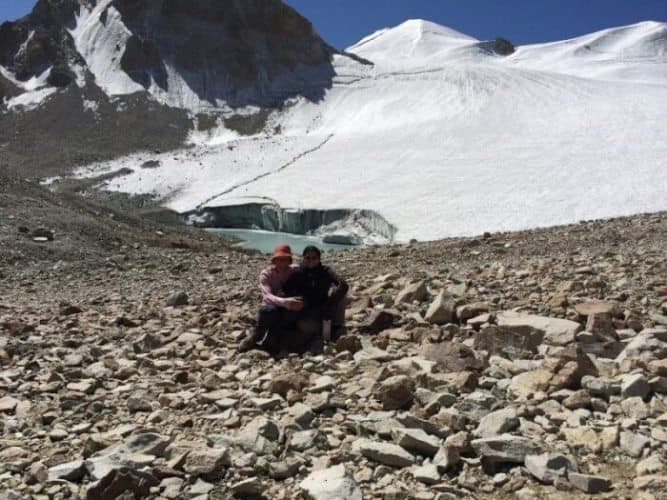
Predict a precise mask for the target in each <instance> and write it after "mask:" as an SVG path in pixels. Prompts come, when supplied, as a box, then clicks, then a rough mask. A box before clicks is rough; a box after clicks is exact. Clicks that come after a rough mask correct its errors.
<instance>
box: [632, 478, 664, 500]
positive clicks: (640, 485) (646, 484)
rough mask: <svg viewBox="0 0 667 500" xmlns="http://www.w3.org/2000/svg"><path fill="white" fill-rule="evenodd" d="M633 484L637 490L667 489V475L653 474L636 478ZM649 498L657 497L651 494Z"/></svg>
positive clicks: (653, 490)
mask: <svg viewBox="0 0 667 500" xmlns="http://www.w3.org/2000/svg"><path fill="white" fill-rule="evenodd" d="M633 486H634V488H635V489H636V490H646V491H648V492H657V491H667V475H658V474H652V475H649V476H641V477H637V478H635V480H634V481H633ZM649 498H656V497H654V496H651V497H649Z"/></svg>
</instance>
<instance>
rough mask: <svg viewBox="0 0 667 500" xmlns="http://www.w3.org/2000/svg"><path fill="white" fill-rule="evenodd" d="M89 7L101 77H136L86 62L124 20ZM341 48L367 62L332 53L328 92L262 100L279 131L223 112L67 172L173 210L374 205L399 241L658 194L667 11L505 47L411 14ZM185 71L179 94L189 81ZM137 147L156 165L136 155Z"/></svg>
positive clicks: (83, 32) (117, 84) (80, 43)
mask: <svg viewBox="0 0 667 500" xmlns="http://www.w3.org/2000/svg"><path fill="white" fill-rule="evenodd" d="M102 3H104V2H102ZM93 14H94V13H87V14H86V15H85V16H84V17H82V18H81V19H80V24H79V25H78V26H77V27H76V28H75V29H74V30H73V35H74V36H75V38H76V40H77V47H78V49H79V50H80V51H81V53H82V55H83V56H84V58H85V59H86V60H87V61H88V63H89V65H90V67H91V68H92V71H93V73H94V74H96V76H98V78H102V79H103V80H104V82H105V83H104V85H103V88H106V89H107V90H108V91H109V92H112V93H113V92H116V91H124V90H123V89H124V88H125V87H128V88H127V89H126V90H127V91H130V90H133V88H132V86H131V85H130V83H129V82H128V81H127V80H126V79H123V78H122V76H118V75H116V70H114V72H112V73H104V72H103V70H102V69H99V70H98V69H97V68H98V61H97V59H96V58H98V57H100V56H102V57H103V58H104V59H106V58H107V55H106V53H105V52H104V51H103V50H102V49H100V48H99V47H100V45H101V46H106V45H105V44H106V42H105V40H106V39H107V38H108V39H109V40H110V42H109V43H111V44H114V43H117V41H118V40H122V39H123V36H124V34H123V32H122V30H120V29H119V28H118V26H117V25H116V28H114V29H115V30H116V31H114V32H113V33H106V34H105V33H100V32H99V31H98V30H99V26H97V25H93V24H91V22H90V16H91V15H93ZM92 47H95V49H94V50H93V48H92ZM348 51H349V52H352V53H354V54H357V55H359V56H361V57H363V58H365V59H368V60H370V61H372V62H373V63H374V66H367V65H362V64H360V63H358V62H356V61H354V60H353V59H351V58H349V57H344V56H336V58H335V68H336V73H337V76H336V78H335V80H334V86H333V87H332V88H331V89H330V90H329V91H328V92H327V95H326V97H325V99H324V100H323V101H322V102H319V103H312V102H309V101H307V100H305V99H297V100H295V101H294V102H293V103H292V104H293V105H291V106H286V107H285V110H284V111H282V112H275V113H273V114H272V116H271V117H270V120H269V125H268V126H267V130H271V131H273V130H274V128H275V127H276V126H278V125H279V126H280V133H279V134H277V135H273V133H263V134H261V135H258V136H254V137H239V136H238V135H237V134H235V133H233V132H232V131H230V130H225V129H224V128H220V129H218V130H215V131H214V132H212V133H210V134H209V135H208V136H206V137H202V136H201V134H200V135H198V136H197V140H196V141H193V142H195V143H196V144H195V145H194V147H191V148H189V149H184V150H183V151H182V152H177V153H173V152H172V153H169V154H162V155H154V154H148V153H147V154H140V155H133V156H131V157H127V158H122V159H119V160H117V161H114V162H110V163H105V164H100V165H92V166H90V167H87V168H86V169H82V170H81V171H79V172H77V175H80V176H86V177H88V176H96V175H100V174H103V173H108V172H112V171H116V170H119V169H121V168H124V167H125V168H130V169H132V170H133V173H131V174H129V175H123V176H119V177H116V178H114V179H112V180H110V181H107V182H106V183H105V186H104V187H105V188H106V189H110V190H117V191H124V192H129V193H153V194H156V195H158V196H160V197H161V198H163V200H164V203H165V205H167V206H168V207H170V208H173V209H175V210H177V211H179V212H186V211H189V210H192V209H195V208H197V207H203V206H217V205H224V204H230V203H238V202H239V200H244V199H253V200H254V199H266V200H269V201H271V202H275V203H277V204H279V205H281V206H282V207H290V208H318V209H327V208H348V209H371V210H375V211H376V212H378V213H379V214H381V215H382V216H384V217H385V218H386V219H387V220H388V221H389V222H390V223H392V224H393V225H394V226H396V227H397V228H398V232H397V235H396V238H397V240H399V241H407V240H409V239H412V238H416V239H419V240H432V239H437V238H442V237H447V236H461V235H474V234H479V233H482V232H484V231H502V230H518V229H525V228H531V227H537V226H549V225H555V224H561V223H570V222H576V221H578V220H581V219H591V218H603V217H612V216H620V215H628V214H634V213H639V212H652V211H660V210H665V209H667V120H666V119H665V117H667V24H665V23H656V22H646V23H639V24H636V25H632V26H626V27H622V28H614V29H610V30H605V31H601V32H598V33H593V34H590V35H586V36H583V37H579V38H576V39H573V40H567V41H563V42H555V43H547V44H540V45H530V46H525V47H519V48H518V49H517V50H516V52H515V53H514V54H512V55H511V56H507V57H503V56H499V55H495V54H493V53H490V52H489V51H488V50H484V48H483V46H482V44H480V43H479V41H477V40H475V39H473V38H471V37H468V36H466V35H463V34H461V33H458V32H456V31H453V30H451V29H449V28H445V27H442V26H439V25H437V24H433V23H429V22H426V21H420V20H411V21H407V22H406V23H404V24H402V25H400V26H398V27H396V28H392V29H385V30H382V31H380V32H377V33H375V34H373V35H371V36H369V37H367V38H365V39H364V40H362V41H360V42H359V43H357V44H356V45H354V46H352V47H350V48H349V49H348ZM104 62H105V64H106V61H104ZM100 64H101V63H100ZM105 67H109V66H105ZM100 68H101V66H100ZM181 84H184V82H182V81H179V83H178V85H174V87H173V88H174V89H175V92H178V93H179V96H174V99H175V100H178V99H181V98H182V96H183V95H185V93H184V90H183V88H182V85H181ZM170 88H172V87H170ZM147 160H159V161H160V166H158V167H156V168H142V167H141V165H142V164H143V163H144V162H145V161H147Z"/></svg>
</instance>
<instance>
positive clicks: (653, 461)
mask: <svg viewBox="0 0 667 500" xmlns="http://www.w3.org/2000/svg"><path fill="white" fill-rule="evenodd" d="M664 470H665V464H664V463H663V461H662V457H661V456H660V455H651V456H650V457H648V458H646V459H644V460H642V461H641V462H639V463H638V464H637V466H636V467H635V472H636V473H637V475H638V476H648V475H650V474H658V473H660V472H663V471H664Z"/></svg>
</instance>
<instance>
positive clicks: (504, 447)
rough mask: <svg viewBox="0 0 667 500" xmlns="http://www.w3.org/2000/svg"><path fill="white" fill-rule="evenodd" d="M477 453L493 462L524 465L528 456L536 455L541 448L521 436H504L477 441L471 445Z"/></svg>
mask: <svg viewBox="0 0 667 500" xmlns="http://www.w3.org/2000/svg"><path fill="white" fill-rule="evenodd" d="M471 445H472V447H473V449H474V450H475V453H477V455H480V456H481V457H484V458H485V459H487V460H489V461H491V462H498V463H518V464H522V463H523V462H524V459H525V458H526V455H536V454H537V453H539V447H538V446H537V445H536V444H535V443H534V442H533V441H531V440H530V439H528V438H524V437H521V436H511V435H509V434H505V435H502V436H496V437H490V438H481V439H475V440H473V441H472V443H471Z"/></svg>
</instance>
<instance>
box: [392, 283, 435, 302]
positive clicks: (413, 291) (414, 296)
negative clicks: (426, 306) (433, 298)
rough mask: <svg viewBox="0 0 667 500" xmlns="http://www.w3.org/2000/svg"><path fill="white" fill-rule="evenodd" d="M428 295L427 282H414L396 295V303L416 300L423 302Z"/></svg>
mask: <svg viewBox="0 0 667 500" xmlns="http://www.w3.org/2000/svg"><path fill="white" fill-rule="evenodd" d="M427 296H428V290H427V289H426V283H424V282H423V281H420V282H418V283H412V284H410V285H407V286H406V287H405V288H404V289H403V290H401V292H400V293H399V294H398V295H397V296H396V303H397V304H402V303H411V302H414V301H417V302H421V301H422V300H424V299H425V298H426V297H427Z"/></svg>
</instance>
